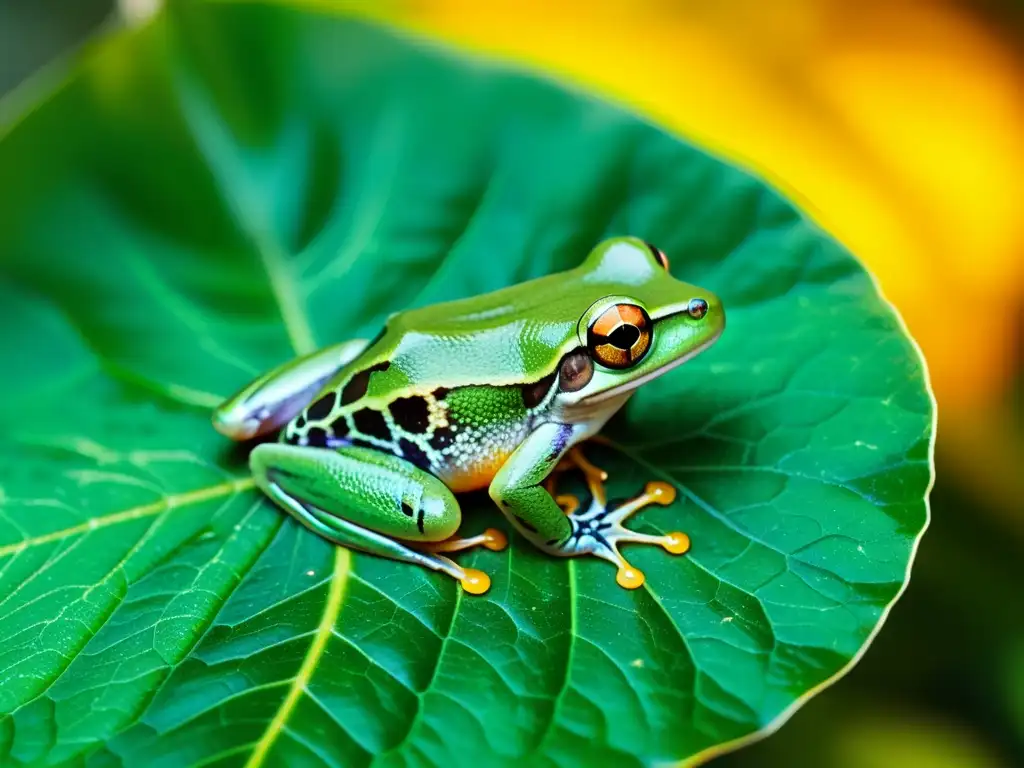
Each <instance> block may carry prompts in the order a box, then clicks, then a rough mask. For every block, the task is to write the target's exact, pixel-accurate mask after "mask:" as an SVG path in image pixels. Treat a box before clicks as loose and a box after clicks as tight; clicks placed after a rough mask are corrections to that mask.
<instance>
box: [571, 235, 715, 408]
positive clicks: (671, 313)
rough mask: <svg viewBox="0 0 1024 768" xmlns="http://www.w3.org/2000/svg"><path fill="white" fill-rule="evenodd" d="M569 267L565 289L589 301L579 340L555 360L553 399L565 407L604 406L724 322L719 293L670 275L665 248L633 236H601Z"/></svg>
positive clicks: (681, 358) (700, 345) (693, 350)
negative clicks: (579, 261)
mask: <svg viewBox="0 0 1024 768" xmlns="http://www.w3.org/2000/svg"><path fill="white" fill-rule="evenodd" d="M573 272H574V274H575V277H576V279H575V280H573V281H571V286H570V287H569V290H570V291H575V292H579V296H578V297H577V298H580V297H583V298H585V299H586V300H587V301H589V302H590V303H589V306H588V307H587V309H586V311H585V312H584V313H583V315H582V316H581V317H580V318H579V321H578V323H577V325H576V339H575V340H576V341H577V342H578V346H576V348H575V349H574V350H573V351H572V352H570V353H568V354H567V355H566V356H565V357H564V358H563V359H562V361H561V364H560V366H559V376H558V388H559V395H558V400H559V403H560V405H562V406H563V407H565V408H567V409H569V410H570V411H571V410H585V411H589V410H591V409H592V408H596V409H598V410H603V408H604V406H605V405H612V401H613V400H618V399H619V396H620V395H626V394H628V393H630V392H632V391H633V390H635V389H636V388H637V387H639V386H641V385H642V384H644V383H646V382H648V381H650V380H652V379H654V378H656V377H658V376H661V375H662V374H664V373H666V372H668V371H670V370H672V369H673V368H675V367H676V366H678V365H681V364H682V363H684V362H686V361H687V360H689V359H690V358H692V357H693V356H695V355H697V354H699V353H700V352H702V351H703V350H705V349H707V348H708V347H709V346H711V345H712V344H713V343H714V342H715V341H716V340H717V339H718V337H719V336H720V335H721V333H722V331H723V330H724V328H725V312H724V310H723V308H722V302H721V301H720V300H719V298H718V297H717V296H715V295H714V294H713V293H711V292H710V291H707V290H705V289H703V288H698V287H697V286H695V285H689V284H688V283H684V282H682V281H680V280H677V279H675V278H674V277H672V275H671V273H670V272H669V264H668V258H667V257H666V256H665V254H664V253H662V252H661V251H660V250H659V249H658V248H657V247H655V246H654V245H651V244H649V243H646V242H644V241H643V240H640V239H638V238H635V237H617V238H612V239H610V240H605V241H604V242H602V243H600V244H599V245H598V246H597V247H596V248H594V250H593V251H591V252H590V254H589V255H588V256H587V259H586V261H584V263H583V264H582V265H581V266H580V267H578V268H577V269H576V270H573ZM591 299H592V301H590V300H591ZM583 303H586V302H583ZM577 306H581V304H578V305H577ZM602 404H603V405H602Z"/></svg>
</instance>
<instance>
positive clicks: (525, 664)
mask: <svg viewBox="0 0 1024 768" xmlns="http://www.w3.org/2000/svg"><path fill="white" fill-rule="evenodd" d="M627 233H628V234H635V235H639V236H641V237H644V238H645V239H648V240H650V241H652V242H656V243H658V244H659V246H660V247H661V248H662V249H663V250H664V251H666V252H667V253H668V254H669V257H670V259H671V260H672V264H673V271H674V273H675V274H676V275H677V276H678V277H680V278H681V279H684V280H686V281H688V282H692V283H696V284H698V285H701V286H705V287H707V288H709V289H710V290H713V291H715V292H716V293H717V294H718V295H719V296H721V297H722V298H723V301H724V302H725V305H726V307H727V312H728V318H729V320H728V327H727V329H726V332H725V334H724V336H723V337H722V339H721V340H720V341H719V342H718V344H716V345H715V346H714V347H713V348H712V349H710V350H709V351H707V352H705V353H704V354H702V355H701V356H699V357H697V358H696V359H694V360H693V361H691V362H689V363H688V364H687V365H685V366H683V367H682V368H680V369H677V370H676V371H673V372H672V373H670V374H668V375H666V376H664V377H662V378H661V379H658V380H656V381H654V382H652V383H650V384H649V385H647V386H645V387H644V388H642V389H641V390H640V392H639V393H638V394H637V395H636V396H635V397H634V398H633V399H632V400H631V401H630V403H629V405H628V406H627V408H626V409H624V411H622V412H621V413H620V414H618V416H617V417H616V418H615V419H614V420H613V421H612V422H611V423H610V424H609V426H608V428H607V429H606V434H607V435H608V436H609V437H610V438H611V445H610V446H594V447H592V448H590V449H589V450H588V456H589V457H590V458H591V459H592V460H594V461H595V462H596V463H597V464H599V465H600V466H602V467H603V468H605V469H606V470H608V471H609V473H610V475H611V481H610V493H611V496H612V497H613V498H614V497H620V498H621V497H625V496H628V495H632V494H634V493H636V492H637V491H638V490H639V489H640V488H641V487H642V486H643V484H644V482H646V481H647V480H650V479H663V480H667V481H669V482H671V483H672V484H673V485H675V486H676V487H677V488H678V489H679V491H680V498H679V499H678V500H677V502H676V503H675V504H673V505H672V506H670V507H667V508H657V509H652V510H649V511H645V512H644V513H643V514H642V515H641V516H639V518H638V520H637V521H636V522H635V523H634V526H635V527H637V528H638V529H641V530H645V531H648V532H658V531H668V530H675V529H680V528H681V529H683V530H685V531H687V532H688V533H689V534H690V536H691V538H692V540H693V542H694V546H693V550H692V553H691V554H689V555H687V556H686V557H681V558H672V557H669V556H668V555H666V554H665V553H664V552H661V551H636V550H634V552H632V553H631V556H632V557H633V559H634V560H635V562H636V563H637V564H638V565H639V566H640V567H641V568H643V570H644V571H645V572H646V573H647V576H648V580H647V585H646V587H645V588H643V589H640V590H636V591H632V592H627V591H624V590H621V589H619V588H618V587H617V586H616V585H615V582H614V573H613V569H611V568H610V566H608V565H607V564H606V563H602V562H592V561H583V560H572V561H562V560H557V559H554V558H550V557H547V556H545V555H543V554H541V553H539V552H536V551H534V550H532V549H531V548H530V547H529V545H528V544H526V543H525V542H524V541H522V540H520V539H519V538H518V537H514V539H513V546H511V547H510V548H509V549H508V550H506V551H505V552H502V553H493V552H487V551H484V552H480V553H473V554H470V555H467V556H463V557H462V558H461V559H462V561H463V562H465V563H468V564H471V565H473V566H474V567H477V568H481V569H483V570H486V571H487V572H488V573H489V574H491V576H492V579H493V587H492V589H491V591H490V592H489V593H488V594H487V595H486V596H484V597H480V598H473V597H470V596H465V595H463V594H462V593H461V591H460V590H459V588H458V587H457V585H456V584H455V583H453V582H451V581H450V580H447V579H446V578H445V577H442V576H440V575H437V574H431V573H426V572H424V571H422V570H420V569H417V568H414V567H410V566H405V565H399V564H395V563H391V562H386V561H383V560H380V559H376V558H372V557H369V556H363V555H361V554H358V553H356V554H350V553H349V552H347V551H346V550H343V549H339V548H334V547H331V546H329V545H328V544H326V543H325V542H323V541H321V540H320V539H318V538H317V537H315V536H314V535H312V534H311V533H309V532H307V531H306V530H304V529H302V528H301V527H300V526H299V525H298V524H296V523H294V522H293V521H292V520H290V519H287V518H285V516H284V515H283V514H281V513H280V512H278V511H277V510H276V508H274V507H273V506H272V505H270V504H269V502H266V501H264V500H263V499H262V498H261V497H260V496H259V495H258V494H257V493H256V492H255V491H254V490H253V486H252V481H251V479H250V478H249V476H248V473H247V471H246V468H245V451H244V450H242V449H240V448H237V447H233V446H229V445H226V444H225V441H224V440H223V439H222V438H221V437H220V436H218V435H217V434H215V433H214V431H213V430H212V428H211V426H210V424H209V412H210V408H211V407H213V406H214V405H216V404H217V403H218V402H219V400H220V399H221V398H223V397H225V396H227V395H229V394H231V393H232V392H233V391H235V390H236V389H237V388H239V387H240V386H241V385H243V384H244V383H246V382H247V381H248V380H250V379H251V378H253V377H254V376H256V375H257V374H259V373H261V372H262V371H264V370H266V369H268V368H270V367H272V366H274V365H276V364H278V363H279V362H281V361H283V360H285V359H287V358H288V357H290V356H292V355H294V354H296V353H297V352H305V351H308V350H310V349H313V348H315V347H317V346H320V345H324V344H327V343H331V342H335V341H339V340H343V339H346V338H352V337H359V336H362V337H367V336H372V335H374V333H375V332H376V330H377V329H378V327H379V326H380V324H381V322H382V321H383V319H384V318H385V317H386V316H387V315H388V314H389V313H391V312H394V311H398V310H401V309H403V308H407V307H411V306H422V305H425V304H429V303H433V302H436V301H440V300H447V299H452V298H458V297H463V296H470V295H475V294H478V293H481V292H484V291H489V290H493V289H496V288H500V287H503V286H506V285H509V284H511V283H514V282H518V281H521V280H525V279H529V278H532V277H536V276H540V275H544V274H548V273H550V272H552V271H557V270H561V269H566V268H569V267H571V266H574V265H575V264H576V263H578V261H579V260H580V259H581V258H582V256H583V255H584V254H585V253H586V252H587V251H588V250H589V248H590V247H592V245H593V244H594V243H595V242H597V241H598V240H600V239H601V238H603V237H605V236H608V235H612V234H627ZM0 305H2V306H3V329H2V333H0V354H2V355H3V358H2V359H4V360H6V361H7V364H6V365H5V375H4V376H3V378H2V380H0V435H2V438H0V680H2V683H3V684H2V685H0V763H3V764H4V765H12V766H21V765H33V766H34V765H58V764H61V765H63V764H67V765H79V764H88V765H89V766H108V765H110V766H113V765H146V766H164V765H166V766H181V765H200V764H201V765H225V766H226V765H247V766H259V765H310V766H346V767H347V766H361V765H370V764H372V765H375V766H400V765H424V766H433V765H446V766H462V765H469V766H479V765H488V766H490V765H495V766H502V765H514V764H522V762H523V761H524V760H525V761H528V762H527V764H530V765H545V764H550V765H565V766H570V765H593V764H613V763H614V764H616V765H624V766H629V765H646V764H649V763H651V762H660V761H672V760H680V759H687V758H693V757H694V756H699V755H702V754H704V755H706V754H708V753H709V751H710V750H715V749H718V748H721V747H722V745H726V744H728V743H731V742H734V741H735V740H737V739H742V738H745V737H749V736H750V735H752V734H755V733H757V732H759V731H761V730H762V729H765V728H768V727H770V726H772V725H773V724H775V725H777V724H778V723H779V722H781V719H780V718H782V717H783V716H784V715H785V714H786V713H787V712H789V711H792V709H793V708H794V706H795V705H796V704H797V703H798V702H799V701H801V700H802V699H804V698H805V697H806V696H807V695H809V693H810V692H812V691H814V690H816V689H817V688H819V687H820V686H822V685H823V684H825V683H826V682H827V681H829V680H830V679H832V678H833V677H834V676H836V675H837V674H838V673H840V672H841V671H842V670H844V669H846V668H848V666H849V665H850V664H851V662H852V661H853V660H854V659H855V658H856V657H857V656H858V654H859V653H861V652H862V651H863V649H864V648H865V647H866V645H867V643H868V642H869V640H870V637H871V636H872V634H873V633H874V632H875V631H876V630H877V628H878V627H879V626H880V624H881V622H882V620H883V618H884V615H885V613H886V611H887V610H888V608H889V606H890V605H891V604H892V603H893V601H894V600H895V599H896V598H897V597H898V595H899V594H900V592H901V591H902V588H903V586H904V584H905V581H906V577H907V571H908V567H909V563H910V561H911V559H912V557H913V552H914V549H915V547H916V543H917V540H918V537H919V536H920V535H921V533H922V532H923V530H924V527H925V525H926V521H927V509H926V501H925V499H926V495H927V492H928V488H929V485H930V479H931V463H930V459H931V453H930V448H931V432H932V418H933V414H932V402H931V398H930V395H929V393H928V390H927V383H926V380H925V374H924V371H923V368H922V365H921V363H920V360H919V356H918V354H917V353H916V351H915V349H914V347H913V344H912V342H911V341H910V340H909V339H908V337H907V336H906V334H905V332H904V330H903V329H902V326H901V324H900V322H899V320H898V318H897V317H896V316H895V315H894V313H893V311H892V310H891V309H890V308H889V306H888V305H887V304H886V303H885V302H884V301H883V300H882V299H881V298H880V297H879V295H878V292H877V290H876V288H875V286H874V284H873V283H872V281H871V279H870V278H869V276H868V275H867V274H866V273H865V272H864V270H863V269H862V268H861V267H860V266H859V264H858V263H857V262H856V261H855V260H854V259H853V258H852V257H851V256H850V255H849V254H848V253H847V252H846V251H845V250H844V249H843V248H842V247H840V246H839V245H838V244H837V243H835V242H834V241H833V240H832V239H830V238H829V237H827V236H826V235H825V234H823V233H822V232H821V231H819V230H818V229H816V228H815V227H814V226H813V225H812V224H810V223H809V222H808V220H807V219H806V218H805V217H804V216H803V215H802V214H801V213H800V212H799V211H797V210H796V209H794V207H793V206H792V205H791V204H790V203H788V202H786V201H785V200H783V199H781V198H780V197H779V196H778V195H777V194H776V193H775V192H773V191H772V190H770V189H769V188H767V187H766V186H765V185H764V184H763V183H761V182H760V181H759V180H757V179H755V178H752V177H750V176H748V175H746V174H745V173H743V172H741V171H739V170H737V169H734V168H732V167H730V166H727V165H725V164H723V163H721V162H720V161H718V160H716V159H714V158H712V157H709V156H708V155H706V154H705V153H703V152H702V151H700V150H699V149H697V148H695V147H691V146H689V145H687V144H685V143H682V142H681V141H679V140H678V139H677V138H674V137H672V136H669V135H666V134H665V133H663V132H662V131H660V130H659V129H657V128H655V127H653V126H650V125H648V124H646V123H643V122H641V121H640V120H638V119H637V118H635V117H634V116H631V115H630V114H628V113H625V112H623V111H620V110H619V109H617V108H614V107H612V106H609V105H607V104H604V103H601V102H599V101H596V100H593V99H591V98H588V97H586V96H585V95H582V94H579V93H574V92H570V91H567V90H565V89H563V88H561V87H560V86H558V85H556V84H552V83H549V82H546V81H542V80H539V79H536V78H535V77H532V76H529V75H526V74H522V73H518V72H512V71H507V70H504V69H502V68H500V67H497V66H495V65H492V64H489V63H484V62H480V61H476V60H466V59H463V58H461V57H460V56H457V55H454V54H451V53H449V52H446V51H443V50H439V49H437V48H435V47H433V46H429V45H425V44H422V43H419V42H414V41H410V40H408V39H405V38H403V37H399V36H397V35H396V34H395V33H393V32H388V31H386V30H383V29H380V28H377V27H373V26H368V25H365V24H363V23H357V22H355V21H353V20H351V19H345V18H342V17H335V16H329V15H319V14H311V13H303V12H299V11H296V10H292V9H287V8H283V7H278V6H273V5H262V4H251V5H250V4H231V5H217V4H214V5H205V4H198V3H194V2H184V3H180V4H175V5H174V6H173V13H168V14H166V15H163V16H160V17H159V18H157V19H156V20H155V21H154V22H153V23H152V24H150V25H149V26H147V27H145V28H142V29H140V30H137V31H133V32H130V33H129V32H126V33H122V34H119V35H117V36H115V37H112V38H111V39H109V40H107V41H105V42H104V43H103V44H102V45H101V46H99V47H98V48H96V49H95V50H94V51H93V52H92V53H91V55H90V56H89V57H88V58H87V59H86V60H85V61H84V62H83V63H82V64H81V66H80V67H79V68H78V69H77V70H76V71H75V72H74V74H73V76H71V77H70V78H69V79H68V80H67V81H66V82H65V83H64V84H63V85H62V86H61V87H60V88H59V89H58V90H57V91H56V92H55V93H54V94H53V95H52V96H51V97H50V98H48V99H47V100H46V101H44V102H43V103H41V104H40V105H38V107H37V108H35V109H34V110H33V111H32V112H31V113H30V114H28V115H26V116H24V117H23V118H22V119H21V120H20V121H19V122H17V123H16V124H13V125H11V126H8V127H7V128H6V129H2V130H0ZM462 507H463V511H464V516H465V519H466V526H467V527H468V528H470V529H474V528H482V527H483V526H485V525H495V524H497V525H502V523H501V521H500V519H499V516H498V515H497V512H496V510H495V509H493V505H492V503H491V502H490V500H489V499H488V498H487V496H486V494H484V493H480V494H471V495H467V496H465V497H463V499H462Z"/></svg>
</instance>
